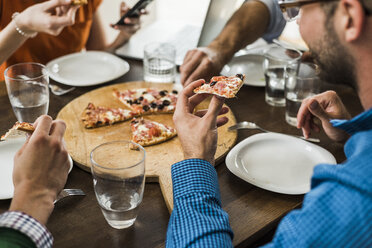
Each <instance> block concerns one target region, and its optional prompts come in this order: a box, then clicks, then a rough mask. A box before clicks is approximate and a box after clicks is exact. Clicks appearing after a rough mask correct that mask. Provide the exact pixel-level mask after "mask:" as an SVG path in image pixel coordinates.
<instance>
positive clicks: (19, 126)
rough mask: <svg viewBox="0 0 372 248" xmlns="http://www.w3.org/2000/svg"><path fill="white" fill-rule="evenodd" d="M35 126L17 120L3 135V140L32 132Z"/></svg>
mask: <svg viewBox="0 0 372 248" xmlns="http://www.w3.org/2000/svg"><path fill="white" fill-rule="evenodd" d="M34 131H35V128H34V126H33V125H32V124H30V123H28V122H16V123H15V124H14V125H13V127H12V128H11V129H9V131H8V132H7V133H6V134H4V135H3V136H1V141H4V140H6V139H13V138H19V137H23V136H25V134H26V133H29V134H32V133H33V132H34Z"/></svg>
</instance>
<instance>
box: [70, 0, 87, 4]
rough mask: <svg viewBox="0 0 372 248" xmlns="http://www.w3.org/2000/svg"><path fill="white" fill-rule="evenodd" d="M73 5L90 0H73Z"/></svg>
mask: <svg viewBox="0 0 372 248" xmlns="http://www.w3.org/2000/svg"><path fill="white" fill-rule="evenodd" d="M71 4H72V5H84V4H88V0H72V2H71Z"/></svg>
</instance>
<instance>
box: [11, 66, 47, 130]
mask: <svg viewBox="0 0 372 248" xmlns="http://www.w3.org/2000/svg"><path fill="white" fill-rule="evenodd" d="M4 76H5V83H6V88H7V91H8V96H9V100H10V104H11V105H12V108H13V111H14V114H15V115H16V117H17V120H18V121H20V122H31V123H32V122H34V121H35V120H36V119H37V118H38V117H39V116H40V115H44V114H47V113H48V107H49V89H48V85H49V76H48V72H47V69H46V68H45V66H44V65H42V64H38V63H21V64H15V65H12V66H10V67H8V68H7V69H6V70H5V72H4Z"/></svg>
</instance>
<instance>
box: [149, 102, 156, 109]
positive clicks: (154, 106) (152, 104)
mask: <svg viewBox="0 0 372 248" xmlns="http://www.w3.org/2000/svg"><path fill="white" fill-rule="evenodd" d="M150 106H151V108H156V107H157V106H158V105H157V104H156V103H154V102H152V103H151V104H150Z"/></svg>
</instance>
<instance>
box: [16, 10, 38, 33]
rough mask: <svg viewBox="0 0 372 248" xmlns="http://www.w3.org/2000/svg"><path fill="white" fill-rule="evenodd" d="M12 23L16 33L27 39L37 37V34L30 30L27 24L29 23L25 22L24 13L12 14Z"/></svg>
mask: <svg viewBox="0 0 372 248" xmlns="http://www.w3.org/2000/svg"><path fill="white" fill-rule="evenodd" d="M12 22H13V24H14V26H15V29H16V30H17V32H18V33H19V34H20V35H22V36H24V37H27V38H34V37H35V36H36V35H37V32H36V31H34V30H32V29H31V28H30V27H29V26H28V25H27V23H29V22H28V21H27V20H25V17H24V12H22V13H18V12H14V13H13V15H12Z"/></svg>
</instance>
